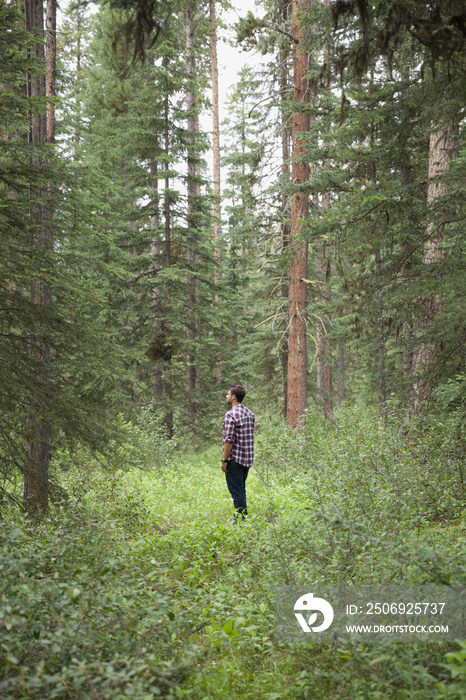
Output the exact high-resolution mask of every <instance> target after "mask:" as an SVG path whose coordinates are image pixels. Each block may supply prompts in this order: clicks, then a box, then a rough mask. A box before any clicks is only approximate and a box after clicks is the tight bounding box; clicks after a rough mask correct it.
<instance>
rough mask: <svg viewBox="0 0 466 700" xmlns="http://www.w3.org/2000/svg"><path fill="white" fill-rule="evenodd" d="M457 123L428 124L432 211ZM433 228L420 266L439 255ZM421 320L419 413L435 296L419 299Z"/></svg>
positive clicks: (432, 349)
mask: <svg viewBox="0 0 466 700" xmlns="http://www.w3.org/2000/svg"><path fill="white" fill-rule="evenodd" d="M457 128H458V124H457V121H456V120H454V119H451V120H450V121H449V122H447V123H446V124H442V125H439V124H438V123H435V122H433V123H432V129H431V133H430V142H429V173H428V175H429V177H428V185H427V206H428V207H429V209H431V210H433V208H434V206H435V203H436V201H437V200H438V199H439V198H440V197H442V195H443V194H444V192H445V185H444V184H443V182H442V179H441V178H442V175H444V174H445V172H446V171H447V170H448V167H449V165H450V163H451V161H452V160H453V158H454V157H455V146H454V135H455V133H456V131H457ZM434 232H435V227H434V225H433V224H432V223H430V224H429V225H428V226H427V240H426V243H425V245H424V252H423V259H422V262H423V264H424V265H433V264H435V263H437V262H438V261H439V260H440V259H441V257H442V255H443V253H442V245H441V243H442V241H441V239H440V238H439V237H438V236H435V235H434ZM421 304H422V311H421V313H422V317H421V319H420V323H419V330H418V333H417V335H418V338H419V342H418V344H417V347H416V349H415V353H414V363H413V365H414V374H415V375H416V378H415V382H414V407H415V410H417V411H420V410H422V408H423V407H424V405H425V404H426V403H427V401H428V399H429V397H430V394H431V392H432V389H433V387H434V379H433V376H432V365H433V364H434V362H435V360H436V358H437V355H438V350H439V346H438V343H436V342H435V341H433V340H432V339H431V338H429V331H430V329H431V326H432V323H433V322H434V321H435V318H436V317H437V316H438V314H439V313H440V306H439V298H438V294H429V295H428V296H427V298H425V299H424V300H421Z"/></svg>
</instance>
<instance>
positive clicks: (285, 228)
mask: <svg viewBox="0 0 466 700" xmlns="http://www.w3.org/2000/svg"><path fill="white" fill-rule="evenodd" d="M281 13H282V19H283V20H284V21H286V20H287V19H288V18H287V13H288V2H287V1H286V0H285V2H283V3H282V8H281ZM288 57H289V49H288V48H282V50H281V51H280V64H281V73H280V91H281V113H280V118H281V136H282V187H283V189H285V188H287V187H288V185H289V182H290V136H291V133H290V126H289V115H288V114H287V110H286V105H287V104H288V101H289V96H288V65H287V64H288V60H287V59H288ZM281 205H282V206H281V248H282V254H283V253H284V252H285V251H286V249H287V248H288V246H289V243H290V226H289V217H290V200H289V196H288V194H286V193H285V192H282V202H281ZM288 293H289V278H288V274H286V273H285V272H284V273H283V284H282V285H281V286H280V288H279V294H280V296H281V297H282V298H283V299H288ZM279 354H280V362H281V366H282V377H283V415H284V417H285V420H286V417H287V413H288V329H287V330H286V331H285V333H284V334H283V340H282V343H281V344H280V348H279Z"/></svg>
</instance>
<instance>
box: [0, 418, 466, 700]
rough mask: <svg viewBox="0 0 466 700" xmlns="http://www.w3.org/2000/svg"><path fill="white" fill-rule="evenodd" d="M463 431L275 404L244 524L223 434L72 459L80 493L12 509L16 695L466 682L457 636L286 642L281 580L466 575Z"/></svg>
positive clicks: (8, 581) (268, 692) (434, 687)
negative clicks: (289, 416) (39, 518)
mask: <svg viewBox="0 0 466 700" xmlns="http://www.w3.org/2000/svg"><path fill="white" fill-rule="evenodd" d="M127 432H128V435H129V436H130V438H128V440H129V439H131V440H133V441H134V444H132V443H131V442H130V441H127V443H126V445H127V447H126V450H127V453H128V455H133V456H134V455H141V454H144V450H145V449H146V446H147V444H148V440H149V438H148V435H147V433H144V431H142V432H140V433H138V432H134V431H133V430H132V428H131V427H129V428H128V427H127ZM461 438H462V436H461V434H458V428H457V426H456V425H455V424H454V423H453V422H452V423H449V422H448V421H444V422H440V421H432V422H431V423H430V424H429V425H425V424H424V425H420V424H419V423H415V422H414V421H411V422H407V421H406V420H405V419H403V420H401V419H400V418H399V417H398V416H397V415H396V413H395V411H393V413H392V414H388V415H386V416H384V417H380V416H378V415H376V414H374V413H369V412H368V411H359V410H357V409H352V410H346V411H344V412H341V413H340V414H339V415H337V416H335V421H334V422H333V423H329V422H328V421H325V420H324V419H322V418H320V417H319V416H313V417H309V419H308V422H307V425H306V428H305V429H304V430H303V431H301V432H299V433H292V432H290V431H289V429H288V428H287V427H286V426H285V425H284V424H283V423H281V422H279V421H276V420H275V421H274V420H267V419H260V417H259V419H258V430H257V445H256V446H257V450H256V453H257V454H256V461H255V467H254V468H253V469H252V470H251V473H250V476H249V480H248V498H249V504H248V505H249V510H250V516H249V518H248V520H247V522H245V523H243V524H238V525H237V526H235V525H234V524H233V523H232V507H231V499H230V497H229V494H228V492H227V489H226V486H225V481H224V476H223V474H222V472H221V470H220V457H219V455H220V452H219V448H218V446H215V447H212V448H210V449H207V450H205V451H204V452H202V453H198V454H190V453H189V452H187V451H186V449H185V448H183V451H181V450H179V451H177V450H176V447H175V448H174V446H173V445H172V444H168V441H166V442H164V441H163V440H162V439H161V438H160V436H159V438H158V441H157V449H158V450H159V454H158V455H157V456H156V459H155V458H154V459H152V464H151V466H150V468H146V469H141V468H140V465H137V466H135V465H134V464H131V463H129V465H128V466H127V467H126V468H125V464H124V458H123V457H122V455H121V453H120V455H119V461H118V463H117V464H113V466H112V465H111V464H106V465H99V464H98V463H95V462H94V461H93V458H92V457H90V456H89V455H85V454H84V453H82V454H81V455H80V457H81V459H80V461H79V462H73V459H72V458H71V457H70V456H67V460H68V461H67V465H66V470H65V471H64V472H62V476H61V479H62V484H63V486H64V488H66V490H67V491H68V493H69V494H70V502H69V503H68V504H67V505H66V507H63V508H61V509H59V508H56V509H55V510H54V511H53V513H52V515H51V518H50V521H49V522H48V523H47V524H43V525H42V526H41V527H40V528H39V529H37V528H33V527H32V526H31V524H30V523H28V522H27V521H24V520H18V517H17V516H15V515H14V514H12V513H9V514H8V513H7V514H6V517H5V518H4V521H3V528H2V535H1V537H2V539H1V543H2V577H1V584H0V594H1V596H2V612H1V615H2V618H1V623H2V624H3V626H2V628H1V631H2V637H1V644H2V655H3V663H4V669H5V672H4V675H3V677H2V681H1V682H0V693H1V694H2V697H11V698H22V697H24V698H26V697H34V698H44V697H54V698H55V697H57V698H68V697H69V698H99V699H100V698H120V697H136V698H141V699H142V698H147V699H148V700H149V698H156V697H166V698H170V697H172V698H194V699H195V700H204V699H210V698H222V697H223V698H232V699H233V698H249V699H251V700H256V699H258V698H264V699H265V700H278V699H280V698H283V699H288V698H289V699H293V698H297V699H303V700H305V699H307V698H312V699H313V700H314V699H317V700H320V699H322V700H324V699H328V698H335V699H338V700H339V699H341V700H343V699H346V698H348V699H349V698H357V699H359V698H361V699H362V698H371V699H372V698H410V699H412V698H415V699H416V698H419V700H429V699H430V698H432V699H434V698H435V699H437V698H440V699H443V700H448V699H450V700H460V699H462V698H463V699H464V698H466V644H464V643H461V641H460V640H458V642H452V643H449V644H439V643H437V644H435V643H429V644H427V643H421V642H417V643H411V644H407V643H402V642H393V641H390V642H387V641H385V640H381V641H375V642H374V643H373V644H370V645H364V644H354V643H352V644H351V643H349V642H346V641H343V640H341V641H340V642H334V643H332V644H329V645H316V644H311V643H304V644H288V643H284V642H282V641H281V640H280V639H279V638H276V637H275V636H274V613H273V600H274V586H276V585H282V584H286V585H291V584H297V585H303V586H308V587H312V588H313V590H316V589H317V587H318V586H319V584H327V585H339V584H342V583H347V584H348V583H352V584H356V585H358V584H359V585H363V584H369V583H370V584H386V583H389V582H395V583H403V584H406V585H408V584H421V583H450V584H458V585H464V584H465V583H466V567H465V561H466V557H465V555H466V544H465V542H466V540H465V535H466V519H465V518H464V502H465V492H464V481H463V474H462V453H461V449H462V439H461ZM138 440H139V441H142V442H143V445H142V446H141V444H139V443H138ZM62 459H64V458H63V457H62ZM138 459H139V457H138ZM150 461H151V460H149V462H150ZM138 467H139V468H138ZM14 572H16V573H14Z"/></svg>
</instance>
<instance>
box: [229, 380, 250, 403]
mask: <svg viewBox="0 0 466 700" xmlns="http://www.w3.org/2000/svg"><path fill="white" fill-rule="evenodd" d="M230 394H233V396H236V399H237V401H238V403H242V401H243V399H244V397H245V396H246V389H245V388H244V387H242V386H241V384H234V385H233V386H231V387H230Z"/></svg>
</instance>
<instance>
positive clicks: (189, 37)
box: [186, 0, 197, 425]
mask: <svg viewBox="0 0 466 700" xmlns="http://www.w3.org/2000/svg"><path fill="white" fill-rule="evenodd" d="M186 74H187V76H188V81H189V82H188V92H187V96H186V108H187V112H188V116H187V131H188V177H187V191H188V192H187V194H188V202H187V207H188V208H187V226H188V251H187V259H188V273H187V275H186V340H187V354H186V417H187V420H188V423H189V424H190V425H192V423H193V421H194V406H195V401H194V395H195V385H196V373H195V356H194V352H193V348H194V342H195V322H194V304H195V281H194V275H193V274H192V272H191V270H190V268H192V264H193V261H194V243H195V235H194V231H195V229H196V226H197V222H196V218H197V205H196V194H197V188H196V114H195V108H196V95H195V66H194V2H193V0H190V2H188V5H187V7H186Z"/></svg>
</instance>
